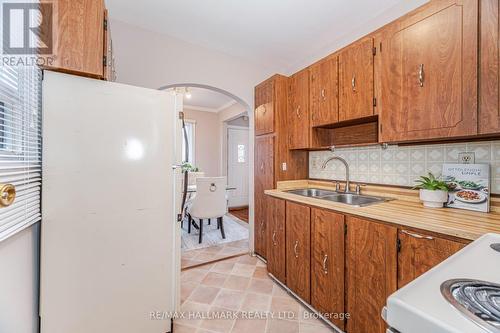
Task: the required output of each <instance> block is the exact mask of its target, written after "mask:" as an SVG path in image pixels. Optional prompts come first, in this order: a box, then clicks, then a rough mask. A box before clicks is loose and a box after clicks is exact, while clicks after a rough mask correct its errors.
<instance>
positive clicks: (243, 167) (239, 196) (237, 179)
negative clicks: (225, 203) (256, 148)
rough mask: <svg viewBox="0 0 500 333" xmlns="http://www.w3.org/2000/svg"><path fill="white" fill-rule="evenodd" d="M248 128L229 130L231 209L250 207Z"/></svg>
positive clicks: (229, 128)
mask: <svg viewBox="0 0 500 333" xmlns="http://www.w3.org/2000/svg"><path fill="white" fill-rule="evenodd" d="M248 167H249V163H248V128H245V127H236V126H234V127H228V129H227V179H228V185H229V186H230V187H235V188H236V190H232V191H229V192H228V196H229V207H241V206H248V173H249V171H250V170H249V169H248Z"/></svg>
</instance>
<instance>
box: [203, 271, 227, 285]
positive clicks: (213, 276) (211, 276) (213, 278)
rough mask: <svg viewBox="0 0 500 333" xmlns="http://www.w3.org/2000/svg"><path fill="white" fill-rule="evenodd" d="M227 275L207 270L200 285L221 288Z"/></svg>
mask: <svg viewBox="0 0 500 333" xmlns="http://www.w3.org/2000/svg"><path fill="white" fill-rule="evenodd" d="M228 276H229V275H227V274H222V273H215V272H208V273H207V275H206V276H205V278H204V279H203V280H202V281H201V284H202V285H205V286H212V287H219V288H222V286H223V285H224V282H226V279H227V278H228Z"/></svg>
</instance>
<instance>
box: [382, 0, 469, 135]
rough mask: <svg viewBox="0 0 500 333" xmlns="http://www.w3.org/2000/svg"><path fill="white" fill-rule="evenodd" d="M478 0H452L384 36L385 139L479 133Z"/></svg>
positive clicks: (383, 113) (383, 130)
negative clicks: (389, 35) (443, 6)
mask: <svg viewBox="0 0 500 333" xmlns="http://www.w3.org/2000/svg"><path fill="white" fill-rule="evenodd" d="M477 8H478V5H477V1H476V0H470V1H457V3H452V4H451V1H450V3H449V4H447V7H445V8H439V10H438V11H435V12H433V13H429V14H428V16H426V17H425V18H422V19H421V20H419V21H417V22H414V21H413V20H411V21H410V22H408V23H406V22H402V23H401V26H402V28H401V29H400V30H399V31H398V32H396V33H395V34H394V35H392V37H390V38H389V39H388V40H386V41H383V42H382V51H381V56H382V83H381V86H382V108H383V109H382V111H381V125H382V128H381V132H380V134H381V141H384V142H390V141H396V142H397V141H409V140H421V139H446V138H451V137H459V136H468V135H474V134H476V133H477Z"/></svg>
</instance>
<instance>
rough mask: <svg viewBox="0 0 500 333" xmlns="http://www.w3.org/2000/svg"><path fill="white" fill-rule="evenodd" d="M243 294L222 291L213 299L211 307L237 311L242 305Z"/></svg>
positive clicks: (233, 291)
mask: <svg viewBox="0 0 500 333" xmlns="http://www.w3.org/2000/svg"><path fill="white" fill-rule="evenodd" d="M244 296H245V293H244V292H242V291H236V290H229V289H222V290H221V291H220V292H219V295H217V298H215V301H214V302H213V305H215V306H219V307H221V308H226V309H231V310H238V309H239V308H240V306H241V303H243V297H244Z"/></svg>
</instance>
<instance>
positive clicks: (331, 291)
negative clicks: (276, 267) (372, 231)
mask: <svg viewBox="0 0 500 333" xmlns="http://www.w3.org/2000/svg"><path fill="white" fill-rule="evenodd" d="M344 223H345V222H344V215H342V214H338V213H334V212H331V211H327V210H323V209H317V208H313V209H312V210H311V229H312V230H311V242H312V244H311V305H312V306H313V307H314V308H315V309H316V310H318V311H320V312H322V313H324V314H326V316H327V318H330V320H331V321H332V322H333V323H334V324H335V325H336V326H337V327H338V328H340V329H342V330H343V329H344V321H343V320H339V319H337V317H335V314H341V313H344ZM332 318H333V320H332Z"/></svg>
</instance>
